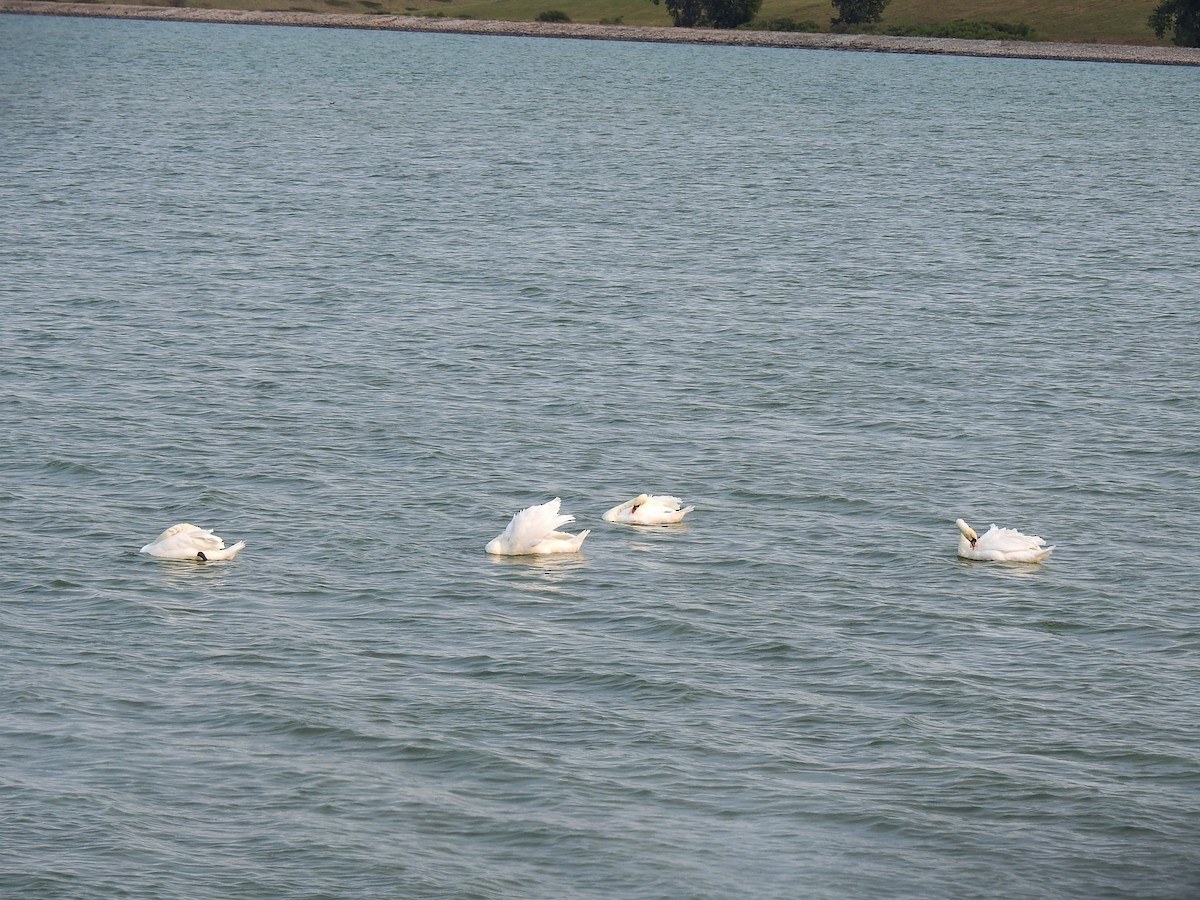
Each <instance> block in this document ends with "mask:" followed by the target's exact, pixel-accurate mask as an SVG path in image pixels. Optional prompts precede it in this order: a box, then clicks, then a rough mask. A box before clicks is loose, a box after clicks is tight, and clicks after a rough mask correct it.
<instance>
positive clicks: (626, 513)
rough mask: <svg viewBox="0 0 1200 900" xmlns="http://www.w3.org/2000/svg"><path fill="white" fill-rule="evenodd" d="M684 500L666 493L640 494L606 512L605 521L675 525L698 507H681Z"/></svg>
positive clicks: (628, 523)
mask: <svg viewBox="0 0 1200 900" xmlns="http://www.w3.org/2000/svg"><path fill="white" fill-rule="evenodd" d="M681 506H683V501H682V500H680V499H679V498H678V497H668V496H666V495H665V494H658V495H656V494H638V495H637V496H636V497H634V498H633V499H632V500H626V501H625V502H624V503H622V504H621V505H620V506H614V507H613V508H612V509H610V510H609V511H608V512H606V513H605V514H604V521H605V522H616V523H619V524H621V525H674V524H675V523H676V522H682V521H683V517H684V516H686V515H687V514H688V513H690V512H691V511H692V510H693V509H695V508H696V507H694V506H689V507H687V508H685V509H680V507H681Z"/></svg>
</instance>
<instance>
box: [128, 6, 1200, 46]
mask: <svg viewBox="0 0 1200 900" xmlns="http://www.w3.org/2000/svg"><path fill="white" fill-rule="evenodd" d="M108 2H130V3H140V4H150V5H159V6H166V5H169V4H170V3H171V2H172V0H108ZM174 2H177V3H178V4H179V5H181V6H192V7H205V8H217V9H250V10H282V11H296V12H356V13H372V14H376V15H393V16H428V15H441V16H446V17H453V18H474V19H507V20H511V21H517V22H532V21H535V20H536V19H537V17H538V14H539V13H542V12H546V11H547V10H552V11H555V10H556V11H561V12H562V13H563V14H564V15H566V16H568V17H569V18H570V19H571V20H572V21H573V22H583V23H596V24H602V25H603V24H617V23H620V24H625V25H632V26H639V25H660V26H669V25H671V24H672V21H671V17H670V15H668V13H667V11H666V9H665V7H664V6H663V5H661V4H660V5H657V6H656V5H655V4H654V3H653V2H652V0H174ZM1163 2H1164V0H1106V2H1104V3H1080V2H1078V0H891V2H890V3H889V4H888V6H887V9H886V11H885V12H884V15H883V19H882V20H881V21H880V22H879V23H878V24H876V25H874V26H865V25H864V26H839V30H847V29H853V30H864V31H865V30H868V29H870V30H875V31H876V32H878V33H884V32H886V31H888V30H889V29H912V28H927V29H938V28H945V27H949V26H950V25H952V24H953V23H955V22H991V23H995V22H1015V23H1021V24H1025V25H1028V27H1029V29H1030V32H1031V34H1033V35H1036V37H1037V38H1039V39H1041V40H1045V41H1077V42H1098V43H1112V44H1142V45H1159V46H1163V45H1169V44H1170V43H1171V42H1172V40H1171V38H1172V33H1173V22H1172V23H1171V24H1170V25H1169V26H1168V27H1167V28H1166V29H1164V32H1163V34H1164V36H1162V37H1158V38H1156V37H1155V33H1154V28H1153V27H1152V26H1151V25H1150V24H1149V21H1150V17H1151V15H1152V13H1154V11H1155V10H1156V8H1158V7H1159V6H1160V5H1162V4H1163ZM1167 2H1171V0H1167ZM1181 2H1186V3H1187V4H1188V5H1194V4H1195V3H1196V2H1200V0H1181ZM835 14H836V10H835V8H834V7H833V6H831V0H762V7H761V9H760V10H759V11H758V15H757V21H755V22H754V23H753V24H752V26H751V27H754V28H763V27H765V28H776V27H777V26H779V27H777V30H780V31H785V30H793V31H830V30H832V26H831V24H830V20H831V18H833V16H834V15H835ZM909 33H918V32H909ZM1010 39H1011V37H1010Z"/></svg>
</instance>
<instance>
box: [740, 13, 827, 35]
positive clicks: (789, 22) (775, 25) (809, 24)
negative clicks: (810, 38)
mask: <svg viewBox="0 0 1200 900" xmlns="http://www.w3.org/2000/svg"><path fill="white" fill-rule="evenodd" d="M741 27H742V28H743V29H745V30H746V31H804V32H810V33H811V32H816V31H820V30H821V26H820V25H818V24H817V23H816V22H814V21H813V20H812V19H805V20H804V21H803V22H797V21H796V20H795V19H792V18H789V17H787V16H785V17H783V18H782V19H755V20H754V21H753V22H751V23H750V24H749V25H742V26H741Z"/></svg>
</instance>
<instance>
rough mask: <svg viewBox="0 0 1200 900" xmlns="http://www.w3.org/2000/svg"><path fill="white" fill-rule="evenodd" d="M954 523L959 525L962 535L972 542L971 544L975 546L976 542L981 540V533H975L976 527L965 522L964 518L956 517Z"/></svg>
mask: <svg viewBox="0 0 1200 900" xmlns="http://www.w3.org/2000/svg"><path fill="white" fill-rule="evenodd" d="M954 524H955V525H957V526H958V530H959V531H961V532H962V536H963V537H965V538H966V539H967V540H968V541H970V542H971V546H972V547H974V546H975V542H976V541H977V540H979V535H977V534H976V533H975V529H974V528H972V527H971V526H970V525H968V524H967V523H966V522H964V521H963V520H962V519H955V521H954Z"/></svg>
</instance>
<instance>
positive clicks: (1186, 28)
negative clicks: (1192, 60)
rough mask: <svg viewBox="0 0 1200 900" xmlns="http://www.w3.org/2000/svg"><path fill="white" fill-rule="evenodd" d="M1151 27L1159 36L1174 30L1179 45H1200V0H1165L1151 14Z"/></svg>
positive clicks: (1175, 40)
mask: <svg viewBox="0 0 1200 900" xmlns="http://www.w3.org/2000/svg"><path fill="white" fill-rule="evenodd" d="M1150 27H1151V28H1153V29H1154V33H1155V34H1156V35H1158V36H1159V37H1162V36H1163V35H1164V34H1166V33H1167V32H1168V31H1174V32H1175V37H1174V38H1172V40H1173V41H1174V43H1175V45H1176V46H1178V47H1200V0H1163V2H1162V3H1160V4H1158V6H1157V7H1155V10H1154V12H1152V13H1151V14H1150Z"/></svg>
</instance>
